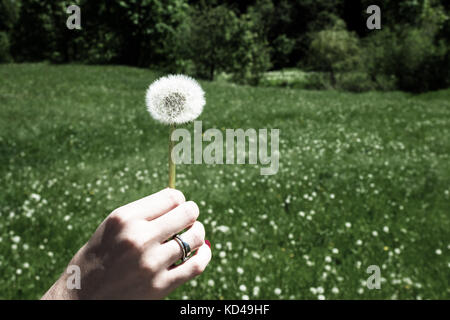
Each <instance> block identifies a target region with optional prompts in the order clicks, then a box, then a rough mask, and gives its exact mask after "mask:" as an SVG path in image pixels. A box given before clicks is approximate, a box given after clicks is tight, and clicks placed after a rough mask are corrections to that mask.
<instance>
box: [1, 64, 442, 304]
mask: <svg viewBox="0 0 450 320" xmlns="http://www.w3.org/2000/svg"><path fill="white" fill-rule="evenodd" d="M157 76H158V75H157V74H156V73H154V72H151V71H148V70H143V69H135V68H127V67H117V66H107V67H105V66H77V65H62V66H50V65H46V64H24V65H0V179H1V180H0V190H1V192H0V298H2V299H10V298H17V299H23V298H26V299H34V298H39V297H40V296H41V295H42V294H43V293H44V292H45V291H46V290H47V289H48V287H49V286H50V285H51V284H52V283H53V282H54V281H55V280H56V279H57V278H58V277H59V275H60V273H61V272H62V271H63V270H64V268H65V266H66V265H67V263H68V262H69V260H70V258H71V257H72V255H73V254H74V253H75V252H76V251H77V250H78V248H79V247H80V246H81V245H82V244H84V243H85V242H86V241H87V240H88V239H89V237H90V235H91V234H92V232H93V231H94V230H95V229H96V227H97V225H98V224H99V223H100V222H101V221H102V220H103V219H104V218H105V216H106V215H107V214H109V213H110V212H111V211H112V210H113V209H114V208H116V207H118V206H120V205H122V204H125V203H128V202H131V201H133V200H136V199H138V198H141V197H144V196H146V195H148V194H151V193H154V192H156V191H158V190H160V189H162V188H164V187H165V186H166V183H167V181H166V180H167V162H166V161H167V155H166V153H167V127H165V126H162V125H160V124H157V123H156V122H154V121H153V120H152V119H151V118H150V116H149V115H148V114H147V111H146V109H145V101H144V96H145V90H146V88H147V87H148V85H149V84H150V83H151V82H152V81H153V80H154V79H155V78H156V77H157ZM201 84H202V86H203V88H204V89H205V91H206V100H207V105H206V107H205V110H204V112H203V114H202V115H201V116H200V118H199V119H200V120H202V121H203V130H206V129H208V128H212V127H215V128H218V129H221V130H225V128H244V129H246V128H255V129H259V128H268V129H271V128H279V129H280V169H279V171H278V173H277V174H276V175H272V176H261V175H260V171H259V168H258V166H255V165H216V166H213V165H182V166H179V167H178V168H177V170H178V172H177V173H178V176H177V179H178V180H177V188H178V189H180V190H182V191H183V192H184V193H185V195H186V198H188V199H191V200H194V201H196V202H197V203H198V204H199V207H200V212H201V213H200V218H199V220H200V221H202V222H203V223H204V225H205V228H206V233H207V238H208V239H209V240H210V241H211V243H212V245H213V258H212V261H211V263H210V265H209V267H208V268H207V270H206V271H205V273H204V274H203V275H202V276H200V277H199V278H197V279H196V280H195V281H192V282H190V283H187V284H186V285H184V286H182V287H181V288H179V289H178V290H177V291H175V292H174V293H173V294H172V295H171V296H169V299H180V298H185V299H242V298H247V297H249V298H250V299H262V298H264V299H280V298H281V299H318V298H321V299H322V298H325V299H370V298H375V299H391V298H393V299H396V298H397V299H432V298H438V299H443V298H445V299H450V285H449V281H450V232H449V230H450V194H449V193H450V158H449V155H450V90H447V91H439V92H433V93H428V94H422V95H416V96H414V95H410V94H406V93H401V92H392V93H377V92H373V93H372V92H371V93H364V94H350V93H340V92H334V91H304V90H295V89H285V88H255V87H246V86H235V85H232V84H227V83H214V82H212V83H210V82H202V83H201ZM186 128H188V129H189V130H191V131H192V130H193V125H192V124H190V125H186ZM370 265H378V266H380V268H381V276H382V282H381V289H379V290H376V289H374V290H369V289H368V288H367V287H366V279H367V278H368V277H369V276H370V274H368V273H367V272H366V270H367V267H369V266H370ZM118 277H120V275H118Z"/></svg>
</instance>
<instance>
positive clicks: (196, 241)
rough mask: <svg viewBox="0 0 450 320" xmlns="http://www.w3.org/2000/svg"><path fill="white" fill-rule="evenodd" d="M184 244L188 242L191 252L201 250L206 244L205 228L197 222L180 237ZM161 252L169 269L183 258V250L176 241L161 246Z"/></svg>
mask: <svg viewBox="0 0 450 320" xmlns="http://www.w3.org/2000/svg"><path fill="white" fill-rule="evenodd" d="M180 237H181V238H182V239H183V241H184V242H186V243H187V244H188V245H189V247H190V249H191V252H193V251H195V250H196V249H198V248H200V247H201V246H202V245H203V243H204V242H205V228H204V227H203V224H202V223H201V222H199V221H195V222H194V224H193V225H192V227H191V228H189V229H188V230H187V231H186V232H184V233H183V234H181V235H180ZM160 250H161V251H162V253H163V256H164V257H165V258H164V260H165V263H166V265H167V266H168V267H169V266H171V265H173V264H174V263H175V262H177V261H178V260H180V259H181V258H182V257H183V250H182V248H181V247H180V245H179V244H178V242H177V241H175V240H173V239H172V240H170V241H167V242H165V243H163V244H162V245H161V246H160Z"/></svg>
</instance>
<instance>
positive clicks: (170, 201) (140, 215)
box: [114, 188, 186, 221]
mask: <svg viewBox="0 0 450 320" xmlns="http://www.w3.org/2000/svg"><path fill="white" fill-rule="evenodd" d="M185 201H186V198H185V197H184V195H183V193H182V192H181V191H179V190H176V189H171V188H166V189H163V190H161V191H159V192H157V193H154V194H152V195H150V196H147V197H145V198H142V199H139V200H136V201H133V202H131V203H129V204H126V205H124V206H122V207H120V208H117V209H116V210H114V212H115V214H117V215H119V216H121V218H123V219H125V220H131V219H145V220H149V221H150V220H153V219H156V218H158V217H160V216H162V215H163V214H165V213H167V212H169V211H171V210H172V209H174V208H176V207H177V206H179V205H180V204H182V203H183V202H185Z"/></svg>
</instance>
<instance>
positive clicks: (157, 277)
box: [42, 188, 211, 299]
mask: <svg viewBox="0 0 450 320" xmlns="http://www.w3.org/2000/svg"><path fill="white" fill-rule="evenodd" d="M198 215H199V208H198V206H197V205H196V204H195V203H194V202H192V201H186V199H185V197H184V195H183V193H181V192H180V191H178V190H175V189H170V188H167V189H164V190H161V191H159V192H157V193H155V194H152V195H150V196H148V197H145V198H142V199H140V200H137V201H134V202H131V203H129V204H127V205H125V206H122V207H120V208H118V209H116V210H114V211H113V212H112V213H111V214H110V215H109V216H108V217H107V218H106V219H105V220H104V221H103V222H102V223H101V224H100V226H99V227H98V228H97V230H96V231H95V232H94V234H93V235H92V237H91V239H90V240H89V241H88V242H87V243H86V244H85V245H84V246H83V247H82V248H81V249H80V250H79V251H78V252H77V253H76V254H75V256H74V257H73V258H72V260H71V261H70V263H69V265H77V266H79V267H80V270H81V278H80V279H81V289H68V287H67V280H68V277H70V274H67V273H66V272H63V274H62V275H61V277H60V278H59V279H58V280H57V281H56V282H55V284H53V286H52V287H51V288H50V289H49V290H48V291H47V292H46V293H45V294H44V296H43V297H42V299H162V298H164V297H166V296H167V295H168V294H169V293H170V292H171V291H173V290H174V289H175V288H177V287H179V286H180V285H182V284H183V283H185V282H187V281H189V280H191V279H192V278H194V277H196V276H198V275H200V274H201V273H202V272H203V271H204V270H205V268H206V266H207V265H208V263H209V261H210V260H211V249H210V247H209V245H208V244H207V243H205V229H204V227H203V225H202V223H201V222H199V221H197V218H198ZM186 228H188V230H187V231H186V232H184V233H182V234H181V237H182V238H183V241H185V242H187V243H188V244H189V246H190V247H191V251H192V252H194V251H196V253H195V254H194V255H193V256H192V257H191V258H189V259H188V260H186V261H185V262H184V263H182V264H179V265H177V266H174V263H176V262H177V261H179V259H180V258H181V256H182V251H181V249H180V246H179V245H178V243H177V242H176V241H175V240H171V237H172V236H173V235H175V234H178V233H180V232H182V230H184V229H186Z"/></svg>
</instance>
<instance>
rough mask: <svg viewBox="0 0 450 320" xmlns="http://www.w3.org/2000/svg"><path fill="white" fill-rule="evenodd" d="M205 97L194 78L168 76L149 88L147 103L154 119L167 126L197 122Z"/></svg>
mask: <svg viewBox="0 0 450 320" xmlns="http://www.w3.org/2000/svg"><path fill="white" fill-rule="evenodd" d="M204 95H205V93H204V91H203V89H202V88H201V87H200V85H199V84H198V83H197V81H195V80H194V79H193V78H191V77H188V76H185V75H168V76H165V77H162V78H159V79H158V80H156V81H154V82H153V83H152V84H151V85H150V86H149V88H148V89H147V93H146V96H145V101H146V104H147V110H148V112H149V113H150V115H151V116H152V117H153V119H155V120H157V121H160V122H162V123H165V124H181V123H186V122H189V121H193V120H195V119H196V118H197V117H198V116H199V115H200V114H201V113H202V111H203V106H204V105H205V97H204Z"/></svg>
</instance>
